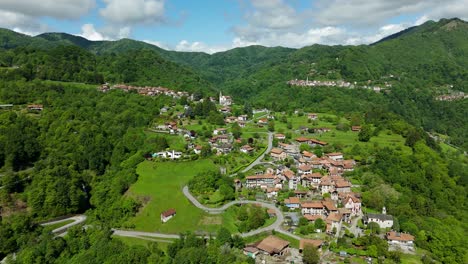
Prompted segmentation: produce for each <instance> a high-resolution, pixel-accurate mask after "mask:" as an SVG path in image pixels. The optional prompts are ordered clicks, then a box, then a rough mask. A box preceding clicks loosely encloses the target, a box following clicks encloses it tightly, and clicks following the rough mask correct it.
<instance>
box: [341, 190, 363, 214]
mask: <svg viewBox="0 0 468 264" xmlns="http://www.w3.org/2000/svg"><path fill="white" fill-rule="evenodd" d="M342 203H343V204H344V207H345V208H346V209H349V210H351V214H353V215H356V214H361V206H362V205H361V200H359V199H358V198H356V197H355V196H353V195H348V196H346V197H345V198H344V199H343V200H342Z"/></svg>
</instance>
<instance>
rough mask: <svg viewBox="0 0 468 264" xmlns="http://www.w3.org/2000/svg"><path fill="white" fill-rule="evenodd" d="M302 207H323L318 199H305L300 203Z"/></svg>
mask: <svg viewBox="0 0 468 264" xmlns="http://www.w3.org/2000/svg"><path fill="white" fill-rule="evenodd" d="M301 207H302V208H323V204H322V203H321V202H320V201H307V202H304V203H301Z"/></svg>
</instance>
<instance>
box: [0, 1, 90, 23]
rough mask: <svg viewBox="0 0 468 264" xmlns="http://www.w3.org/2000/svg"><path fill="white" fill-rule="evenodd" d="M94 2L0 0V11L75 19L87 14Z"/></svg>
mask: <svg viewBox="0 0 468 264" xmlns="http://www.w3.org/2000/svg"><path fill="white" fill-rule="evenodd" d="M95 5H96V2H95V0H60V1H57V0H41V1H37V0H2V1H1V2H0V9H2V10H4V11H10V12H15V13H19V14H24V15H26V16H30V17H53V18H58V19H76V18H79V17H81V16H83V15H85V14H87V13H88V12H89V11H90V10H91V9H93V8H94V7H95Z"/></svg>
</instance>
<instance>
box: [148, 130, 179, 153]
mask: <svg viewBox="0 0 468 264" xmlns="http://www.w3.org/2000/svg"><path fill="white" fill-rule="evenodd" d="M145 133H146V135H147V140H148V139H151V138H156V137H164V138H166V140H167V144H169V149H174V150H178V151H183V150H184V149H185V145H186V142H185V140H184V138H183V137H182V136H179V135H170V134H165V133H156V132H152V131H145Z"/></svg>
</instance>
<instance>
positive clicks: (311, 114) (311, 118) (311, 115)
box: [307, 113, 318, 120]
mask: <svg viewBox="0 0 468 264" xmlns="http://www.w3.org/2000/svg"><path fill="white" fill-rule="evenodd" d="M307 118H308V119H310V120H317V118H318V115H317V114H315V113H309V114H308V115H307Z"/></svg>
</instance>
